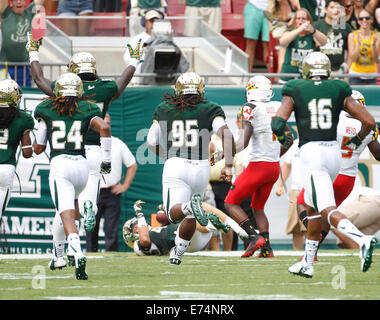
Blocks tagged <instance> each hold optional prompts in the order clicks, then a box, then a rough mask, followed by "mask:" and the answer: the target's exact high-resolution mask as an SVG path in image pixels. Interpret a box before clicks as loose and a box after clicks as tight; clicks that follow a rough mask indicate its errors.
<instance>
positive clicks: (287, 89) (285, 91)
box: [281, 80, 296, 97]
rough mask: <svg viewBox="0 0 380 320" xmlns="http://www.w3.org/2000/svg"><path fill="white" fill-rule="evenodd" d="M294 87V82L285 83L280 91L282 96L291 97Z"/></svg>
mask: <svg viewBox="0 0 380 320" xmlns="http://www.w3.org/2000/svg"><path fill="white" fill-rule="evenodd" d="M295 87H296V80H289V81H287V82H286V83H285V84H284V86H283V87H282V90H281V93H282V96H283V97H284V96H289V97H293V90H294V88H295Z"/></svg>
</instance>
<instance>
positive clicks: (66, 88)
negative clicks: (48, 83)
mask: <svg viewBox="0 0 380 320" xmlns="http://www.w3.org/2000/svg"><path fill="white" fill-rule="evenodd" d="M54 94H55V96H56V97H61V96H62V97H78V98H80V97H82V95H83V83H82V80H81V78H79V76H77V75H76V74H75V73H72V72H67V73H64V74H62V75H60V76H59V78H58V79H57V81H56V82H55V86H54Z"/></svg>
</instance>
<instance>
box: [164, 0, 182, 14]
mask: <svg viewBox="0 0 380 320" xmlns="http://www.w3.org/2000/svg"><path fill="white" fill-rule="evenodd" d="M167 3H168V7H167V9H168V11H167V13H168V16H183V15H184V14H185V7H186V3H185V0H167Z"/></svg>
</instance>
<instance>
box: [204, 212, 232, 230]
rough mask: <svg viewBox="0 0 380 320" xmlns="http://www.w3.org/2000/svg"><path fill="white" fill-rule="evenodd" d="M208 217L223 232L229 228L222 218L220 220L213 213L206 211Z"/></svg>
mask: <svg viewBox="0 0 380 320" xmlns="http://www.w3.org/2000/svg"><path fill="white" fill-rule="evenodd" d="M208 219H209V220H210V221H211V223H212V224H213V226H214V227H215V228H216V229H218V230H219V231H222V232H224V233H228V232H230V230H231V227H230V226H229V225H226V224H225V223H224V222H223V221H222V220H220V219H219V218H218V217H217V216H216V215H215V214H213V213H208Z"/></svg>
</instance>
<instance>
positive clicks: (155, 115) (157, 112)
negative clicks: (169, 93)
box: [152, 105, 161, 121]
mask: <svg viewBox="0 0 380 320" xmlns="http://www.w3.org/2000/svg"><path fill="white" fill-rule="evenodd" d="M160 106H161V105H158V106H157V108H156V110H154V112H153V116H152V121H160V120H161V116H160V115H161V112H160V109H161V108H160Z"/></svg>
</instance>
